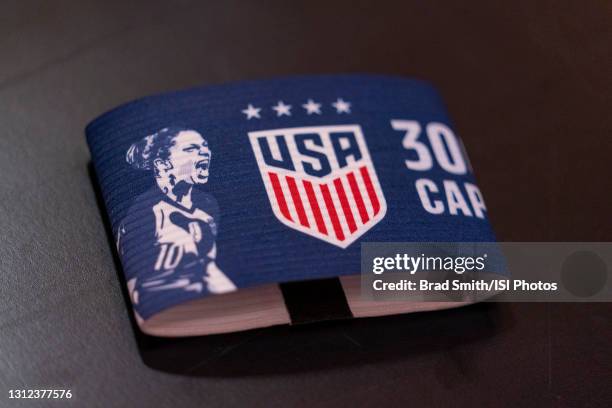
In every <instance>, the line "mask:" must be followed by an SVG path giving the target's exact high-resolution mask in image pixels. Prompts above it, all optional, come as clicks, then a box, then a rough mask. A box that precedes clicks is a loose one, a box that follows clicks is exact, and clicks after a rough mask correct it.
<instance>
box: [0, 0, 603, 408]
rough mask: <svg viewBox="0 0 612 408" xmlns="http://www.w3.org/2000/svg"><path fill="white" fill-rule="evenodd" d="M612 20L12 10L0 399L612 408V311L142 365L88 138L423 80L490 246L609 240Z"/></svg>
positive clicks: (561, 307) (92, 5) (4, 34)
mask: <svg viewBox="0 0 612 408" xmlns="http://www.w3.org/2000/svg"><path fill="white" fill-rule="evenodd" d="M611 19H612V3H610V2H609V1H605V0H601V1H590V2H583V1H564V2H556V1H555V2H553V1H532V0H524V1H523V0H521V1H510V2H490V1H477V2H448V1H404V2H398V3H387V2H380V1H378V2H371V3H366V2H356V1H346V2H336V1H320V2H319V1H308V2H289V1H284V2H283V1H277V2H254V1H253V2H246V1H244V2H236V1H226V2H197V1H194V2H189V1H176V2H175V1H173V2H168V1H166V2H162V1H140V2H125V1H91V0H81V1H58V2H48V1H39V2H30V1H25V2H24V1H16V0H15V1H8V2H7V1H3V2H2V12H1V13H0V55H1V57H0V124H1V125H0V129H1V130H0V183H1V184H0V231H1V233H0V406H2V407H4V406H11V405H12V403H13V402H15V401H10V400H9V399H8V390H9V389H21V388H66V389H71V390H72V393H73V395H74V397H73V399H72V400H71V401H69V402H68V401H56V402H36V401H29V402H23V401H22V403H21V404H15V405H18V406H27V405H30V406H34V405H36V406H46V405H53V406H62V405H73V406H87V407H97V406H100V407H108V406H136V407H148V406H154V405H156V404H157V405H160V406H171V404H172V406H176V407H187V406H194V407H195V406H198V407H211V406H260V407H269V406H279V407H287V406H313V405H317V406H384V405H386V404H394V405H398V406H427V407H433V406H508V407H523V406H554V407H578V406H602V407H609V406H611V405H612V387H610V384H611V383H612V351H611V349H610V346H611V345H612V324H611V323H612V321H611V316H612V314H611V312H612V307H611V305H610V304H501V305H486V306H475V307H468V308H464V309H459V310H456V311H453V312H448V313H446V312H442V313H432V314H429V315H427V314H423V315H419V316H417V317H414V318H411V319H410V320H406V324H407V326H406V327H408V329H407V330H408V331H409V332H408V333H407V332H406V330H399V329H397V328H395V329H394V330H395V331H394V330H385V329H384V327H382V326H381V327H382V328H381V327H378V326H380V323H374V326H373V327H377V328H378V330H379V333H380V335H381V336H382V337H384V336H387V338H385V339H381V340H380V341H378V342H377V341H372V342H370V343H369V344H368V345H367V346H363V347H362V345H361V344H359V342H357V343H356V344H355V343H354V342H351V341H350V339H348V338H347V339H345V340H346V341H341V340H338V339H339V338H343V336H344V335H345V333H344V332H343V329H341V328H340V329H336V328H335V327H334V326H333V325H332V327H328V328H326V330H327V331H326V333H327V334H325V336H327V337H325V336H322V335H319V336H318V337H316V338H317V341H304V340H303V338H304V336H305V337H306V338H307V337H308V336H309V334H308V331H309V330H312V331H313V332H316V331H317V330H319V329H314V328H313V329H300V330H298V331H296V334H295V336H296V339H295V341H294V339H293V338H292V337H291V335H290V336H288V337H285V338H284V340H283V341H281V342H276V343H274V342H272V343H271V344H275V347H278V353H277V355H276V358H275V359H274V364H275V366H276V367H277V368H278V367H279V366H282V367H283V370H274V369H271V368H270V367H267V366H266V364H267V363H266V361H267V360H265V359H261V358H259V359H257V358H256V356H255V355H252V354H249V351H248V350H246V351H245V350H243V349H241V348H239V351H240V353H238V351H237V350H236V349H230V350H226V351H225V356H224V358H226V359H228V361H230V360H231V364H230V365H227V366H226V367H233V368H236V370H234V369H225V370H219V372H217V373H215V372H209V373H208V374H207V375H204V376H184V375H175V374H168V373H166V372H160V371H157V370H153V369H151V368H149V367H147V366H146V365H145V364H143V362H142V359H141V357H140V355H139V348H138V347H137V342H136V341H135V337H134V334H133V332H132V329H131V326H130V321H129V318H128V313H127V309H126V307H125V303H124V299H123V296H122V292H121V289H120V285H119V280H118V279H117V272H116V268H115V264H114V262H113V256H112V252H111V248H110V246H109V244H108V240H107V237H106V234H105V228H104V223H103V221H102V217H101V214H100V211H99V209H98V207H97V204H96V196H95V193H94V189H93V187H92V184H91V180H90V178H89V174H88V167H87V166H88V162H89V152H88V150H87V147H86V144H85V139H84V135H83V128H84V126H85V125H86V124H87V123H88V121H89V120H91V119H92V118H94V117H95V116H97V115H98V114H100V113H102V112H103V111H105V110H107V109H109V108H112V107H113V106H115V105H117V104H119V103H122V102H125V101H128V100H130V99H133V98H136V97H139V96H142V95H146V94H151V93H157V92H161V91H166V90H172V89H177V88H184V87H189V86H193V85H199V84H217V83H222V82H226V81H231V80H238V79H255V78H264V77H273V76H277V75H287V74H308V73H336V72H375V73H390V74H400V75H407V76H416V77H420V78H424V79H428V80H430V81H432V82H433V83H434V84H435V85H437V87H438V88H439V89H440V90H441V92H442V94H443V95H444V96H445V99H446V102H447V104H448V107H449V110H450V112H451V115H452V116H453V117H454V120H455V125H456V128H457V129H458V132H459V133H460V134H461V136H462V137H463V139H464V141H465V144H466V147H467V150H468V151H469V153H470V156H471V160H472V163H473V166H474V168H475V170H476V174H477V177H478V179H479V184H480V187H481V189H482V190H483V192H484V194H485V197H486V199H487V204H488V207H489V209H490V217H491V220H492V223H493V225H494V227H495V229H496V232H497V233H498V236H499V239H500V240H504V241H612V217H611V216H610V207H611V204H612V183H611V182H610V176H611V175H612V170H611V169H610V167H611V161H610V157H611V153H612V135H611V134H610V132H611V130H612V115H611V114H610V107H611V106H612V104H611V102H612V101H611V95H612V92H611V91H612V84H611V82H612V81H611V72H612V62H611V58H610V45H611V42H612V41H611V40H612V33H611V30H610V27H611V26H612V25H611V24H610V21H611ZM338 327H341V326H338ZM457 331H458V332H461V335H459V336H453V334H454V333H455V332H457ZM319 334H320V333H319ZM468 334H471V335H468ZM393 336H396V337H397V341H395V338H394V337H393ZM298 337H300V338H302V340H299V341H298V340H297V338H298ZM326 338H329V339H333V340H330V341H324V339H326ZM296 344H297V345H298V346H296ZM296 348H297V350H296ZM300 348H303V349H304V350H303V351H300V350H299V349H300ZM288 350H290V351H291V352H289V351H288ZM269 352H270V350H268V353H269ZM301 352H303V354H300V353H301ZM237 353H238V354H237ZM336 355H343V356H345V357H346V356H347V355H350V358H343V360H342V361H338V363H337V364H336V363H335V361H336V360H335V359H334V356H336ZM300 356H302V357H300ZM304 356H306V357H304ZM232 357H233V358H232ZM251 357H252V358H251ZM194 358H197V357H194ZM196 362H197V361H196ZM241 366H242V367H241ZM240 368H249V369H248V370H241V369H240Z"/></svg>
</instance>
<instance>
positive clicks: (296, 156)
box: [249, 125, 387, 248]
mask: <svg viewBox="0 0 612 408" xmlns="http://www.w3.org/2000/svg"><path fill="white" fill-rule="evenodd" d="M249 138H250V141H251V146H252V147H253V151H254V153H255V158H256V159H257V163H258V165H259V171H260V172H261V176H262V179H263V182H264V185H265V187H266V191H267V193H268V198H269V199H270V204H271V205H272V210H273V212H274V215H275V216H276V218H278V219H279V220H280V221H281V222H282V223H283V224H285V225H286V226H288V227H290V228H292V229H295V230H298V231H300V232H303V233H305V234H308V235H310V236H312V237H315V238H318V239H321V240H323V241H325V242H329V243H330V244H334V245H337V246H339V247H341V248H346V247H348V246H349V245H350V244H352V243H353V242H355V240H357V238H359V237H360V236H361V235H363V234H364V233H365V232H366V231H368V230H369V229H370V228H372V227H373V226H374V225H376V224H377V223H378V222H379V221H380V220H382V219H383V218H384V216H385V213H386V211H387V204H386V201H385V197H384V195H383V192H382V189H381V187H380V183H379V182H378V177H377V176H376V171H375V170H374V166H373V164H372V159H371V158H370V154H369V152H368V148H367V146H366V143H365V139H364V137H363V132H362V131H361V127H360V126H359V125H340V126H316V127H299V128H289V129H273V130H263V131H257V132H250V133H249Z"/></svg>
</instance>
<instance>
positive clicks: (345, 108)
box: [332, 98, 351, 113]
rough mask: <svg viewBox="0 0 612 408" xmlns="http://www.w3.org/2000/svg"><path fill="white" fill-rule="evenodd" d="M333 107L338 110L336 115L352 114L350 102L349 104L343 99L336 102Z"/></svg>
mask: <svg viewBox="0 0 612 408" xmlns="http://www.w3.org/2000/svg"><path fill="white" fill-rule="evenodd" d="M332 106H333V107H334V108H336V113H351V104H350V102H347V101H345V100H344V99H342V98H338V100H337V101H336V102H334V103H332Z"/></svg>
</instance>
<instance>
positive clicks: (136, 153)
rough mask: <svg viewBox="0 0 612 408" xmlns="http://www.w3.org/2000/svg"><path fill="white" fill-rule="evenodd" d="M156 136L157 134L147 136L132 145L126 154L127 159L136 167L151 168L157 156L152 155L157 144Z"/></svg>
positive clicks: (141, 168)
mask: <svg viewBox="0 0 612 408" xmlns="http://www.w3.org/2000/svg"><path fill="white" fill-rule="evenodd" d="M156 136H157V134H155V135H149V136H146V137H144V138H142V139H141V140H139V141H138V142H136V143H134V144H133V145H132V146H130V148H129V149H128V151H127V153H126V154H125V161H127V162H128V164H129V165H131V166H132V167H133V168H135V169H139V170H151V169H152V168H153V167H152V166H153V160H155V157H151V153H152V150H153V149H152V148H153V146H155V144H156V143H155V141H156V140H155V139H157V137H156Z"/></svg>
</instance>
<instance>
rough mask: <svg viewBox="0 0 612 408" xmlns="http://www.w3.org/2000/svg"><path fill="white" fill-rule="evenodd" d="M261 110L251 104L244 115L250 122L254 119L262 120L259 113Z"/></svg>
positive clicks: (244, 110) (243, 111)
mask: <svg viewBox="0 0 612 408" xmlns="http://www.w3.org/2000/svg"><path fill="white" fill-rule="evenodd" d="M260 110H261V108H256V107H254V106H253V105H251V104H250V103H249V106H247V108H246V109H243V110H242V113H244V114H245V115H246V117H247V119H248V120H251V119H253V118H257V119H261V116H259V111H260Z"/></svg>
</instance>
